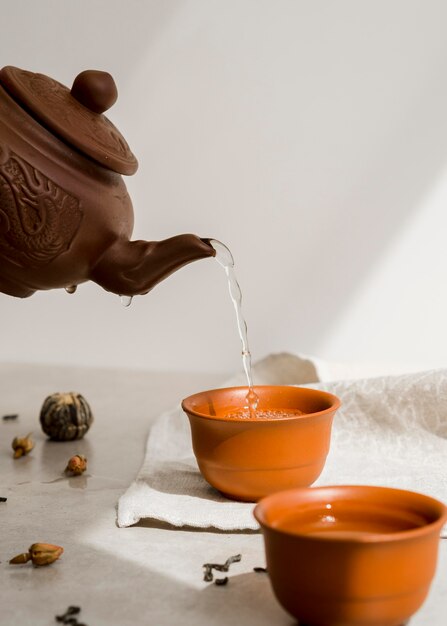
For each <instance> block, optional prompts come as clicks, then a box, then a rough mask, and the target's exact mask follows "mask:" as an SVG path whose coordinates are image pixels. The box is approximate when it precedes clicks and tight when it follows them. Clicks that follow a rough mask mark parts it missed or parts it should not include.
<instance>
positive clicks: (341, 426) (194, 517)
mask: <svg viewBox="0 0 447 626" xmlns="http://www.w3.org/2000/svg"><path fill="white" fill-rule="evenodd" d="M323 371H324V376H325V377H327V378H330V376H331V368H330V367H329V366H328V364H323V366H322V365H321V364H320V363H319V362H318V361H317V360H312V359H305V358H301V357H298V356H294V355H291V354H278V355H271V356H269V357H266V358H265V359H263V360H262V361H260V362H259V363H257V364H256V365H255V367H254V380H255V381H256V384H260V385H261V384H275V385H279V384H285V385H291V384H293V385H300V386H302V385H308V386H311V387H313V388H318V389H323V390H325V391H329V392H330V393H333V394H335V395H337V396H338V397H339V398H340V399H341V401H342V406H341V408H340V409H339V410H338V412H337V413H336V415H335V418H334V424H333V430H332V439H331V448H330V452H329V455H328V458H327V461H326V465H325V468H324V470H323V472H322V474H321V476H320V478H319V479H318V481H317V482H316V483H315V485H335V484H362V485H382V486H389V487H397V488H400V489H410V490H413V491H419V492H421V493H425V494H427V495H431V496H433V497H435V498H438V499H439V500H442V501H444V502H447V370H433V371H427V372H420V373H411V374H405V375H399V376H380V377H376V378H363V379H352V380H339V381H335V382H334V381H321V380H319V379H320V377H321V375H320V372H323ZM336 371H337V370H336ZM238 384H241V385H243V384H244V378H243V376H242V375H241V376H238V377H235V378H234V379H232V380H230V381H227V382H226V383H225V384H224V385H223V386H231V385H238ZM253 508H254V504H251V503H243V502H235V501H232V500H228V499H227V498H225V497H224V496H222V495H221V494H220V493H219V492H217V491H216V490H215V489H213V488H212V487H210V486H209V485H208V483H207V482H206V481H205V480H204V479H203V478H202V476H201V474H200V472H199V469H198V466H197V463H196V460H195V457H194V453H193V450H192V445H191V436H190V428H189V421H188V419H187V417H186V415H184V413H183V411H182V410H181V408H180V407H176V408H174V409H172V410H171V411H167V412H166V413H163V414H162V415H160V416H159V417H158V418H157V420H156V421H155V423H154V425H153V426H152V429H151V431H150V434H149V437H148V441H147V447H146V454H145V458H144V462H143V465H142V467H141V469H140V471H139V473H138V476H137V478H136V480H135V481H134V482H133V483H132V485H131V486H130V487H129V488H128V490H127V491H126V493H125V494H124V495H123V496H122V497H121V498H120V500H119V503H118V526H121V527H125V526H131V525H133V524H136V523H138V522H139V521H140V520H141V519H143V518H151V519H152V520H158V521H161V522H166V523H168V524H171V525H173V526H190V527H195V528H210V529H213V528H215V529H220V530H225V531H240V530H256V529H258V525H257V522H256V521H255V519H254V517H253V515H252V511H253ZM443 536H446V537H447V527H445V528H444V532H443Z"/></svg>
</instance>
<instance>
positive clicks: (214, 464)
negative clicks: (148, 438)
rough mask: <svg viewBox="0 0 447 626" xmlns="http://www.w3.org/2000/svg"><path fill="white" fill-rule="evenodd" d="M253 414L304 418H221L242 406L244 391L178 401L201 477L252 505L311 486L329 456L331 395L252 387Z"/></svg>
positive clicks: (205, 394) (336, 402) (333, 402)
mask: <svg viewBox="0 0 447 626" xmlns="http://www.w3.org/2000/svg"><path fill="white" fill-rule="evenodd" d="M254 389H255V392H256V394H257V395H258V397H259V405H258V410H259V411H263V410H273V409H274V410H279V409H281V410H293V409H297V410H298V411H301V412H303V413H304V415H295V416H292V417H285V418H273V419H252V418H237V417H227V415H228V413H230V412H232V411H233V412H234V411H237V410H240V409H241V408H242V407H244V406H245V405H246V399H245V398H246V395H247V387H230V388H226V389H213V390H210V391H203V392H201V393H197V394H195V395H193V396H190V397H189V398H186V399H185V400H183V402H182V408H183V410H184V411H185V413H186V414H187V415H188V417H189V421H190V425H191V434H192V444H193V449H194V454H195V456H196V459H197V463H198V465H199V468H200V471H201V473H202V475H203V477H204V478H205V479H206V480H207V481H208V482H209V483H210V485H212V486H213V487H215V488H216V489H218V490H219V491H221V492H222V493H223V494H224V495H226V496H227V497H229V498H232V499H235V500H245V501H249V502H254V501H257V500H259V499H260V498H262V497H264V496H266V495H268V494H270V493H273V492H275V491H280V490H283V489H290V488H292V487H303V486H309V485H311V484H312V483H313V482H314V481H315V480H316V479H317V478H318V476H319V475H320V473H321V471H322V469H323V467H324V463H325V461H326V456H327V454H328V452H329V444H330V437H331V427H332V418H333V417H334V414H335V411H336V410H337V409H338V407H339V406H340V401H339V399H338V398H337V397H336V396H333V395H332V394H330V393H326V392H325V391H318V390H316V389H305V388H300V387H289V386H279V385H278V386H276V385H268V386H267V385H266V386H257V387H255V388H254Z"/></svg>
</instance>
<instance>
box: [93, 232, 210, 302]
mask: <svg viewBox="0 0 447 626" xmlns="http://www.w3.org/2000/svg"><path fill="white" fill-rule="evenodd" d="M215 254H216V251H215V250H214V248H213V247H212V246H211V244H210V240H209V239H200V238H199V237H197V236H196V235H189V234H187V235H176V236H175V237H170V238H169V239H164V240H163V241H126V240H123V239H119V240H117V241H115V242H114V243H113V244H112V246H110V247H109V248H108V249H107V250H106V252H105V253H104V254H103V255H102V257H101V258H100V260H99V262H98V263H97V264H96V265H95V267H94V268H93V270H92V272H91V276H90V278H91V280H93V281H94V282H96V283H98V285H100V286H101V287H103V288H104V289H106V290H107V291H111V292H112V293H116V294H118V295H121V296H136V295H142V294H145V293H148V292H149V291H150V290H151V289H153V287H155V285H157V284H158V283H159V282H161V281H162V280H164V279H165V278H167V277H168V276H170V275H171V274H172V273H174V272H175V271H177V270H178V269H180V268H181V267H183V266H184V265H187V264H188V263H191V262H192V261H197V260H198V259H204V258H206V257H211V256H215Z"/></svg>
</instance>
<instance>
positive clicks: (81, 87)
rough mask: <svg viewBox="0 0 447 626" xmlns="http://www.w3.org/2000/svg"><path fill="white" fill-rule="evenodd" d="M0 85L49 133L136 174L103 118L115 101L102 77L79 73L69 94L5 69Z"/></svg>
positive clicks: (49, 81) (38, 77)
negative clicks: (49, 131)
mask: <svg viewBox="0 0 447 626" xmlns="http://www.w3.org/2000/svg"><path fill="white" fill-rule="evenodd" d="M0 85H1V86H3V87H4V88H5V89H6V91H7V92H8V93H9V94H10V95H11V96H12V97H13V98H14V99H15V100H16V101H17V102H18V103H19V104H21V105H22V106H23V107H24V108H26V109H28V111H29V112H30V113H31V115H33V117H35V118H36V119H37V120H38V121H39V122H41V123H42V124H43V125H45V126H46V127H47V128H48V129H49V130H51V131H52V132H53V133H54V134H56V135H58V136H59V137H61V138H62V139H63V140H65V142H67V143H69V144H71V145H72V146H74V147H75V148H77V149H78V150H80V151H81V152H83V153H84V154H86V155H87V156H89V157H90V158H92V159H94V160H95V161H97V162H98V163H100V164H101V165H103V166H104V167H106V168H108V169H111V170H113V171H115V172H118V173H119V174H127V175H130V174H134V173H135V172H136V171H137V169H138V161H137V159H136V158H135V156H134V155H133V154H132V152H131V150H130V148H129V146H128V145H127V143H126V141H125V139H124V137H123V136H122V135H121V133H120V132H119V131H118V129H117V128H116V127H115V126H114V125H113V124H112V122H111V121H110V120H109V119H108V118H107V117H105V115H103V113H104V111H106V110H107V109H109V108H110V107H111V106H112V105H113V104H114V103H115V102H116V99H117V97H118V91H117V89H116V85H115V81H114V80H113V78H112V76H111V75H110V74H108V73H107V72H100V71H98V70H86V71H84V72H81V73H80V74H78V76H77V77H76V78H75V80H74V82H73V86H72V88H71V90H70V89H68V87H65V85H62V84H61V83H59V82H58V81H56V80H54V79H53V78H50V77H49V76H45V74H36V73H34V72H28V71H26V70H22V69H19V68H18V67H13V66H11V65H8V66H6V67H4V68H3V69H2V70H0Z"/></svg>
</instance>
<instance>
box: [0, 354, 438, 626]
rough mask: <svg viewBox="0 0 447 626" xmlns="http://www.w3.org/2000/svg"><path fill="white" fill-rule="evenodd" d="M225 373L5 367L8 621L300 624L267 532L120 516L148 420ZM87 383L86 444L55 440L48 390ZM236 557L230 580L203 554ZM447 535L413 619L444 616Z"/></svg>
mask: <svg viewBox="0 0 447 626" xmlns="http://www.w3.org/2000/svg"><path fill="white" fill-rule="evenodd" d="M220 381H221V376H217V375H215V374H214V375H213V374H209V373H208V374H190V373H189V374H182V373H160V372H142V371H138V370H135V371H130V370H126V371H120V370H113V369H110V370H105V369H104V370H98V369H89V368H66V367H47V366H33V365H0V414H1V415H4V414H9V413H18V414H19V418H18V419H17V420H16V421H0V432H1V437H0V496H4V497H7V498H8V500H7V502H6V503H0V624H1V625H2V626H3V625H5V626H24V625H25V624H26V625H27V624H32V625H33V626H49V625H50V624H54V623H56V622H55V615H57V614H61V613H63V612H64V611H65V610H66V608H67V607H68V606H69V605H76V606H79V607H81V609H82V610H81V613H80V615H79V618H78V619H79V622H80V623H83V624H85V625H86V626H106V625H107V626H111V625H117V626H118V625H119V626H127V625H129V626H130V625H133V626H134V625H135V624H154V625H157V626H158V625H165V624H166V625H169V626H173V625H174V624H181V625H182V626H205V625H207V626H209V625H210V624H213V626H214V625H216V626H224V625H225V626H226V625H228V624H233V623H237V624H238V626H272V624H275V625H278V626H292V624H294V623H295V622H294V620H293V619H292V618H290V617H289V616H288V615H287V614H286V613H285V612H284V611H283V609H282V608H281V607H280V606H279V605H278V603H277V602H276V600H275V598H274V596H273V593H272V591H271V588H270V585H269V581H268V576H267V575H266V574H262V573H255V572H254V571H253V568H254V567H255V566H263V565H264V564H265V562H264V551H263V543H262V536H261V535H260V534H259V533H250V532H247V533H241V532H237V533H236V532H235V533H223V532H211V531H210V532H203V531H193V530H179V529H172V528H170V527H168V526H164V525H162V524H158V523H153V522H145V523H140V524H139V525H137V526H133V527H131V528H118V527H117V526H116V504H117V501H118V498H119V497H120V496H121V494H122V493H123V492H124V491H125V489H126V488H127V487H128V485H129V484H130V483H131V482H132V480H133V479H134V477H135V476H136V474H137V472H138V469H139V467H140V464H141V462H142V460H143V455H144V448H145V442H146V437H147V434H148V431H149V428H150V424H151V421H152V420H153V419H154V418H155V417H156V416H157V415H158V414H159V413H160V412H161V411H163V410H166V409H169V408H170V407H172V406H173V405H175V404H177V403H178V402H179V401H180V400H181V399H182V398H183V397H185V396H186V395H188V394H190V393H193V392H195V391H198V390H200V389H204V388H210V387H212V386H215V385H216V384H218V383H219V382H220ZM70 390H73V391H78V392H80V393H82V394H83V395H84V396H85V397H86V398H87V400H88V401H89V402H90V404H91V406H92V409H93V412H94V415H95V421H94V423H93V425H92V427H91V430H90V431H89V432H88V434H87V435H86V437H85V438H84V439H83V440H81V441H77V442H65V443H58V442H51V441H49V440H47V439H46V437H45V435H44V434H43V433H42V431H41V429H40V425H39V412H40V407H41V405H42V402H43V400H44V398H45V397H46V396H47V395H49V394H50V393H53V392H55V391H70ZM30 431H33V438H34V439H35V443H36V445H35V448H34V450H33V451H32V452H31V454H30V455H28V456H26V457H23V458H21V459H17V460H14V459H13V457H12V449H11V442H12V439H13V438H14V437H15V436H16V435H19V436H23V435H26V434H27V433H28V432H30ZM77 453H79V454H84V455H85V456H86V457H87V458H88V470H87V472H86V475H83V476H79V477H73V478H67V477H66V476H65V475H64V474H63V470H64V468H65V466H66V463H67V460H68V459H69V457H70V456H72V455H73V454H77ZM38 541H42V542H48V543H55V544H57V545H61V546H63V547H64V550H65V551H64V554H63V555H62V557H61V559H60V560H59V561H57V562H56V563H54V564H52V565H51V566H49V567H41V568H37V567H33V566H32V565H31V564H29V563H28V564H26V565H21V566H12V565H9V564H8V561H9V559H10V558H11V557H12V556H14V555H16V554H18V553H20V552H23V551H26V550H27V549H28V547H29V546H30V545H31V544H32V543H34V542H38ZM238 553H240V554H242V560H241V562H240V563H236V564H234V565H232V567H231V569H230V572H229V577H230V580H229V583H228V585H227V586H223V587H222V586H220V587H218V586H216V585H214V584H212V583H205V582H203V574H202V565H203V563H205V562H224V561H225V560H226V559H227V558H228V557H229V556H230V555H234V554H238ZM446 589H447V540H444V541H443V542H441V549H440V559H439V563H438V571H437V575H436V578H435V581H434V583H433V585H432V588H431V592H430V595H429V597H428V599H427V601H426V602H425V604H424V606H423V607H422V609H421V610H420V611H419V613H418V614H417V615H416V616H414V618H413V619H412V621H411V624H412V626H428V625H430V626H445V623H446V617H445V614H446V612H447V596H446Z"/></svg>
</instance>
